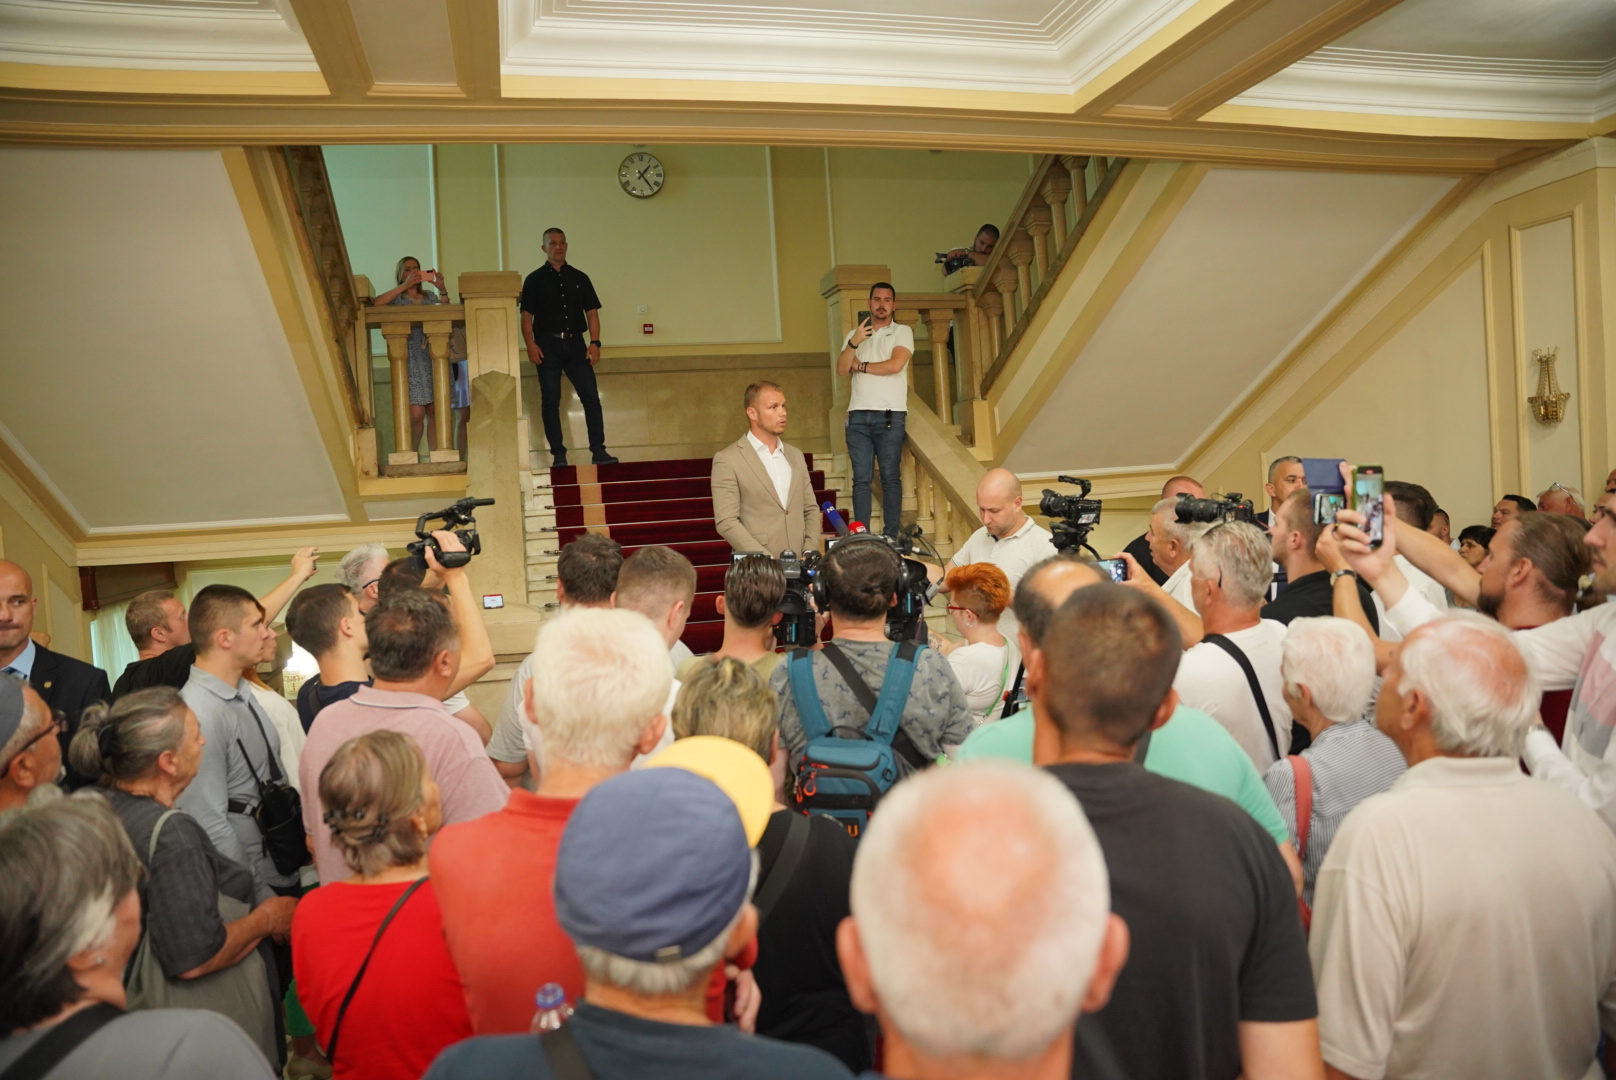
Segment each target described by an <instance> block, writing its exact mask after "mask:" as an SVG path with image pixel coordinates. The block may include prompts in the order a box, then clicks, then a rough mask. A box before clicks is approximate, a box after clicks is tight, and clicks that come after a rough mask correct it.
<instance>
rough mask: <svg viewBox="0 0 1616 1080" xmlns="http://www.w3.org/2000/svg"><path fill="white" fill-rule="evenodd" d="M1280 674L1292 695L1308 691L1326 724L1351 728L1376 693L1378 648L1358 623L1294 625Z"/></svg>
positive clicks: (1318, 620)
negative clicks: (1297, 689)
mask: <svg viewBox="0 0 1616 1080" xmlns="http://www.w3.org/2000/svg"><path fill="white" fill-rule="evenodd" d="M1279 673H1280V676H1281V678H1283V679H1284V680H1285V688H1286V689H1287V690H1290V691H1291V692H1292V693H1295V692H1296V688H1297V687H1299V686H1305V687H1307V689H1308V692H1309V693H1310V694H1311V695H1312V697H1313V704H1314V706H1315V707H1316V708H1317V709H1318V710H1319V712H1321V713H1323V714H1324V718H1325V719H1326V720H1329V721H1330V722H1331V723H1335V724H1345V723H1349V722H1351V721H1353V720H1356V719H1358V718H1359V717H1361V716H1363V715H1364V712H1365V711H1366V710H1367V709H1368V708H1369V699H1370V696H1371V695H1372V694H1373V693H1374V689H1375V647H1374V646H1373V645H1371V644H1370V642H1369V635H1368V634H1366V633H1364V632H1363V630H1362V628H1360V627H1359V626H1358V625H1357V624H1356V623H1352V622H1348V621H1347V620H1346V619H1338V618H1335V617H1334V616H1331V615H1322V616H1316V617H1314V618H1308V619H1294V620H1292V621H1291V624H1290V629H1288V630H1287V631H1286V632H1285V644H1284V646H1283V654H1282V657H1281V659H1280V662H1279Z"/></svg>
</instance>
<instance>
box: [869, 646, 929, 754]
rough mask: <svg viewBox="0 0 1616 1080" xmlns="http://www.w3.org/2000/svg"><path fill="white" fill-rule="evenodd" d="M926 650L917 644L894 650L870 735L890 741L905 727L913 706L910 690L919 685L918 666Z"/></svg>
mask: <svg viewBox="0 0 1616 1080" xmlns="http://www.w3.org/2000/svg"><path fill="white" fill-rule="evenodd" d="M924 648H925V646H924V645H921V644H919V643H918V642H914V641H900V642H898V643H897V644H896V645H894V646H892V655H891V656H889V657H887V670H886V674H885V675H884V676H883V677H882V679H881V697H880V700H878V701H877V702H876V703H875V711H874V712H873V713H872V714H871V716H870V721H871V722H870V734H871V735H873V736H874V737H875V738H877V739H880V740H881V741H882V742H888V741H890V740H891V739H892V738H893V737H894V736H895V735H897V733H898V728H900V727H901V726H903V710H904V706H906V705H907V704H908V703H909V688H910V687H911V686H913V685H914V683H915V663H916V660H917V658H918V657H919V655H920V650H921V649H924Z"/></svg>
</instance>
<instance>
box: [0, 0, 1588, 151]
mask: <svg viewBox="0 0 1616 1080" xmlns="http://www.w3.org/2000/svg"><path fill="white" fill-rule="evenodd" d="M1612 130H1616V3H1612V2H1611V0H1531V2H1529V3H1528V2H1525V0H1464V2H1463V3H1456V2H1455V0H1402V2H1401V3H1399V2H1398V0H867V2H862V3H853V2H852V0H791V2H789V3H787V2H776V0H753V2H751V3H740V2H731V0H452V2H451V0H0V140H8V141H12V142H35V143H39V142H56V143H62V142H72V143H97V144H102V145H117V144H124V145H127V144H145V145H151V144H158V145H164V144H166V145H196V144H228V143H236V144H240V143H243V142H248V143H286V142H313V143H322V142H349V143H351V142H366V141H368V142H416V143H420V142H451V141H461V142H506V143H509V142H524V141H525V142H563V141H564V142H581V141H590V140H597V141H610V142H625V141H627V142H635V141H647V140H658V141H663V142H668V141H681V142H748V143H774V144H776V145H779V144H787V143H789V144H796V145H884V146H922V147H936V146H947V147H954V148H960V149H966V148H975V149H1004V150H1031V151H1054V150H1061V151H1070V152H1088V151H1093V152H1105V153H1122V154H1128V155H1131V156H1138V157H1158V158H1164V157H1176V158H1187V159H1198V160H1207V161H1218V162H1236V163H1241V164H1268V165H1307V166H1314V167H1330V168H1340V167H1350V168H1354V169H1372V170H1373V169H1381V170H1397V171H1420V172H1450V173H1451V172H1487V171H1491V170H1493V169H1496V168H1498V167H1500V166H1502V165H1505V164H1509V163H1511V162H1514V161H1517V160H1521V159H1524V158H1526V157H1531V156H1534V155H1537V154H1540V153H1543V152H1545V151H1547V150H1550V149H1553V148H1554V147H1557V146H1561V145H1565V144H1566V143H1568V142H1572V141H1575V140H1577V139H1581V138H1586V137H1588V136H1590V135H1596V134H1606V133H1609V132H1610V131H1612Z"/></svg>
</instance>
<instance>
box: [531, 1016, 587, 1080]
mask: <svg viewBox="0 0 1616 1080" xmlns="http://www.w3.org/2000/svg"><path fill="white" fill-rule="evenodd" d="M539 1049H541V1050H543V1051H544V1059H545V1061H546V1062H548V1063H549V1066H550V1071H551V1072H553V1073H555V1075H556V1080H595V1074H594V1073H592V1072H590V1071H589V1062H587V1061H585V1060H584V1052H583V1051H582V1050H580V1049H578V1040H577V1039H575V1038H573V1035H572V1028H570V1027H568V1026H567V1025H566V1024H562V1025H561V1026H560V1027H558V1028H556V1029H555V1030H554V1031H546V1032H545V1033H544V1034H543V1035H540V1036H539Z"/></svg>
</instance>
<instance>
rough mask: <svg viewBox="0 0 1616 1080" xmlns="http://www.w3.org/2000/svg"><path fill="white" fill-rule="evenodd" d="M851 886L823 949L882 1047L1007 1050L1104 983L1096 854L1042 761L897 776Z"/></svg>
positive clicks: (1105, 910)
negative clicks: (875, 1024) (879, 1024)
mask: <svg viewBox="0 0 1616 1080" xmlns="http://www.w3.org/2000/svg"><path fill="white" fill-rule="evenodd" d="M1007 838H1008V839H1009V840H1010V841H1011V842H1007ZM851 901H852V905H851V906H852V911H853V919H852V925H851V926H849V925H846V924H844V927H843V932H842V934H840V935H839V940H838V946H839V950H838V951H839V952H840V953H841V954H842V966H843V970H844V971H845V972H847V973H848V985H849V989H850V990H851V991H852V992H853V994H854V995H855V996H854V1000H855V1003H857V1004H859V1005H861V1006H866V1005H874V1004H879V1006H880V1009H879V1012H880V1015H881V1017H882V1020H883V1022H884V1026H885V1027H886V1030H887V1034H888V1039H889V1046H888V1054H889V1059H890V1056H891V1055H892V1054H893V1052H894V1049H895V1048H894V1047H893V1046H892V1045H891V1042H892V1037H893V1036H894V1035H896V1036H897V1041H898V1042H899V1046H898V1047H897V1048H896V1050H897V1052H898V1054H899V1056H900V1057H905V1058H907V1057H910V1056H914V1057H927V1058H933V1059H943V1060H947V1059H960V1058H970V1059H976V1060H981V1059H988V1060H994V1061H1022V1060H1025V1059H1027V1058H1029V1057H1031V1056H1032V1055H1034V1054H1037V1053H1039V1052H1040V1051H1043V1050H1044V1049H1046V1048H1047V1047H1049V1046H1050V1044H1051V1043H1053V1042H1054V1041H1055V1040H1057V1039H1060V1038H1063V1037H1066V1036H1067V1035H1068V1033H1069V1032H1070V1030H1071V1026H1072V1024H1073V1022H1075V1021H1076V1019H1077V1016H1078V1013H1079V1012H1080V1011H1082V1010H1083V1009H1084V1008H1096V1007H1098V1004H1097V1003H1096V997H1098V1003H1103V1000H1104V994H1105V993H1107V992H1108V990H1109V983H1110V976H1109V975H1108V974H1107V973H1105V972H1104V970H1103V969H1104V968H1105V967H1106V966H1107V962H1108V961H1109V960H1110V959H1113V957H1112V956H1107V957H1102V945H1103V944H1105V943H1106V939H1107V937H1108V935H1109V934H1110V933H1111V929H1110V925H1109V924H1110V923H1111V921H1112V920H1111V919H1110V917H1109V908H1110V895H1109V884H1108V880H1107V876H1106V869H1105V860H1104V857H1103V855H1102V853H1101V851H1100V846H1099V843H1098V841H1097V840H1096V839H1095V836H1094V832H1093V830H1092V829H1091V828H1090V827H1089V824H1088V822H1087V820H1085V818H1084V817H1083V811H1082V809H1081V808H1080V807H1079V806H1078V804H1077V801H1076V800H1074V799H1073V798H1072V796H1071V793H1070V792H1068V791H1067V790H1066V789H1065V787H1063V786H1062V785H1061V784H1060V782H1059V781H1057V780H1055V779H1054V777H1052V776H1050V775H1048V774H1047V773H1043V772H1039V771H1035V770H1031V769H1027V768H1024V767H1021V766H1016V765H1008V764H1000V763H984V764H973V765H970V766H967V767H965V768H961V769H933V770H930V771H928V772H925V773H922V774H919V775H917V776H915V777H912V778H911V779H909V780H906V781H905V782H904V783H902V784H900V785H898V786H897V787H896V788H894V789H893V791H892V793H891V794H890V795H888V796H887V797H886V798H885V799H883V800H882V803H881V813H880V814H879V815H877V816H876V817H874V818H872V819H871V823H870V829H869V832H868V833H867V834H866V836H865V838H864V840H863V842H862V843H861V844H860V846H859V851H858V858H857V859H856V860H855V862H854V865H853V880H852V888H851ZM1105 951H1106V952H1107V953H1111V952H1112V951H1113V950H1111V949H1106V950H1105ZM1101 982H1103V983H1104V986H1103V987H1100V991H1101V992H1100V994H1099V995H1095V994H1094V990H1095V988H1096V986H1095V984H1097V983H1101ZM871 998H873V999H874V1000H873V1001H871V1000H869V999H871ZM890 1063H891V1062H890V1060H889V1064H890Z"/></svg>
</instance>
